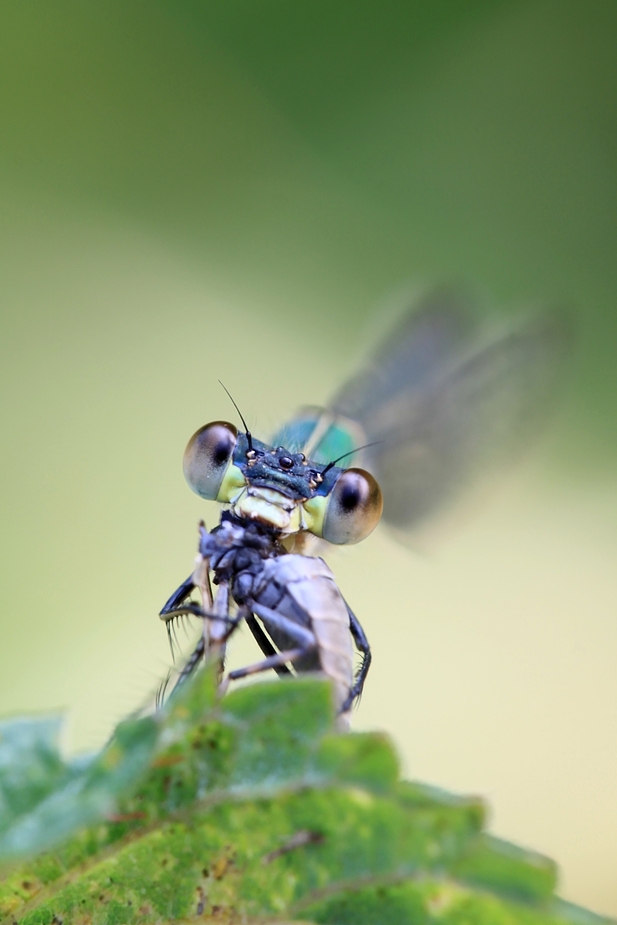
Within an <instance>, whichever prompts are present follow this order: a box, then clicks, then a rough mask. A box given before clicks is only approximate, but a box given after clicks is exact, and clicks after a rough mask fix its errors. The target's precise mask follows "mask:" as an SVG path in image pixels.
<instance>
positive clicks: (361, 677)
mask: <svg viewBox="0 0 617 925" xmlns="http://www.w3.org/2000/svg"><path fill="white" fill-rule="evenodd" d="M345 606H346V607H347V613H348V614H349V629H350V631H351V635H352V636H353V640H354V642H355V644H356V647H357V649H358V651H359V652H360V653H361V654H362V664H361V665H360V670H359V671H358V675H357V677H356V680H355V681H354V683H353V687H352V688H351V690H350V691H349V695H348V697H347V699H346V701H345V703H344V704H343V706H342V708H341V713H345V711H346V710H348V709H349V708H350V706H351V705H352V703H353V702H354V700H355V699H356V698H357V697H359V696H360V694H361V693H362V688H363V687H364V682H365V680H366V676H367V674H368V670H369V668H370V667H371V659H372V655H371V647H370V645H369V641H368V639H367V638H366V635H365V633H364V630H363V629H362V626H361V624H360V621H359V620H358V618H357V617H356V615H355V613H354V612H353V610H352V609H351V607H350V606H349V604H348V603H347V601H345Z"/></svg>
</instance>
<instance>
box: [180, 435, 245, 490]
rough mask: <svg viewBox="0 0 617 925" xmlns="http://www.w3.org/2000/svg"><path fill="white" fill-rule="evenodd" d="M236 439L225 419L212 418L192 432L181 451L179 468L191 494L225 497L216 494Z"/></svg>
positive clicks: (229, 462) (223, 477)
mask: <svg viewBox="0 0 617 925" xmlns="http://www.w3.org/2000/svg"><path fill="white" fill-rule="evenodd" d="M237 439H238V431H237V430H236V428H235V427H234V426H233V424H228V423H227V422H226V421H213V423H212V424H206V425H205V427H200V428H199V430H198V431H197V432H196V433H194V434H193V436H192V437H191V439H190V440H189V442H188V445H187V448H186V450H185V451H184V460H183V469H184V477H185V479H186V481H187V482H188V484H189V487H190V488H192V490H193V491H194V492H195V494H197V495H199V496H200V497H201V498H205V499H206V500H207V501H227V500H229V499H228V498H227V497H224V498H222V497H221V496H220V495H221V490H222V488H223V487H224V486H223V482H224V480H225V476H226V474H227V472H228V470H229V468H230V465H231V463H232V460H233V455H234V450H235V448H236V441H237ZM234 468H235V467H234Z"/></svg>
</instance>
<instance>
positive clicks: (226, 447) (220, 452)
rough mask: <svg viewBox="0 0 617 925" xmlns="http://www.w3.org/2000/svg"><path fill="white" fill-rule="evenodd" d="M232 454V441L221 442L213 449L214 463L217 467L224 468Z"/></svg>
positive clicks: (224, 440)
mask: <svg viewBox="0 0 617 925" xmlns="http://www.w3.org/2000/svg"><path fill="white" fill-rule="evenodd" d="M229 453H230V441H229V440H228V439H223V440H219V441H218V443H216V444H215V445H214V446H213V447H212V462H213V463H214V465H215V466H222V465H223V463H224V462H227V459H228V458H229Z"/></svg>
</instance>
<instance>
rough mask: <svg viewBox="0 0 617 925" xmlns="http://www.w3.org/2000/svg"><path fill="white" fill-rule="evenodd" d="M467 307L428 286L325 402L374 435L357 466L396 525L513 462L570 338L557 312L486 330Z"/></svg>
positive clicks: (408, 527)
mask: <svg viewBox="0 0 617 925" xmlns="http://www.w3.org/2000/svg"><path fill="white" fill-rule="evenodd" d="M468 309H469V305H468V303H467V302H466V301H465V300H464V299H463V298H461V297H460V296H459V295H458V294H456V293H452V292H448V291H438V292H434V293H431V294H430V295H429V296H428V297H427V298H425V300H424V301H423V303H422V304H421V305H420V306H419V307H418V308H417V310H416V311H414V312H413V313H412V314H410V315H408V316H407V317H405V318H404V319H403V321H402V323H401V324H400V325H399V326H398V328H397V329H395V331H394V332H393V334H392V335H391V336H390V338H389V339H388V340H387V341H386V342H385V343H384V345H383V346H382V347H381V348H379V349H378V350H377V352H376V353H375V354H374V356H373V358H372V360H371V361H370V362H369V363H368V365H367V366H366V367H365V368H364V369H363V370H361V371H360V373H359V374H358V375H357V376H355V377H354V378H353V379H352V380H351V381H350V382H348V383H347V384H346V385H344V386H343V388H342V389H341V390H340V391H339V393H338V394H337V395H336V396H335V398H334V400H333V401H332V403H331V406H330V408H329V411H330V413H331V414H332V415H333V416H335V417H338V416H342V417H343V418H347V419H351V420H352V421H354V422H356V423H357V424H358V425H360V427H361V428H362V430H363V432H364V435H365V437H366V442H367V443H373V442H377V445H376V446H374V447H371V448H370V449H369V450H367V451H366V455H365V458H364V460H363V465H365V466H366V468H368V469H370V470H371V471H372V472H373V473H374V474H375V476H376V477H377V479H378V480H379V482H380V485H381V488H382V491H383V495H384V515H383V516H384V520H385V521H386V523H388V524H389V525H390V526H392V527H394V528H395V529H396V530H397V532H399V533H400V532H403V533H404V532H407V531H412V530H413V529H414V528H416V527H417V526H418V525H419V524H420V523H421V522H422V521H423V520H424V519H425V518H427V517H428V516H429V515H432V514H434V513H436V512H437V511H438V510H439V509H440V508H441V507H443V506H444V505H446V504H448V503H450V502H451V501H452V500H453V499H454V498H456V497H457V496H458V495H459V494H460V493H461V492H463V491H465V490H467V489H469V488H470V487H473V485H474V484H475V483H476V482H478V481H479V480H481V479H483V478H485V477H486V476H489V475H493V474H494V473H495V471H496V469H498V468H499V467H500V466H502V465H504V464H506V463H508V462H510V461H512V459H513V458H514V457H516V455H518V454H519V453H520V451H521V450H524V449H525V448H526V447H527V446H528V445H529V443H530V442H531V441H532V440H533V438H534V437H535V436H536V435H537V434H538V433H539V432H540V431H541V430H542V428H543V425H544V424H545V423H546V421H547V418H548V416H549V411H550V408H551V407H552V405H553V404H554V399H555V397H556V395H557V394H558V391H559V385H560V383H561V381H562V372H563V369H564V366H565V364H564V359H565V356H566V355H567V353H568V350H569V345H570V343H571V336H570V329H569V325H568V324H567V322H566V319H565V318H564V316H563V315H561V314H560V313H557V312H551V313H548V312H547V313H544V314H539V315H537V316H535V317H532V318H530V319H527V320H524V321H522V322H519V323H518V324H513V325H510V327H509V328H507V329H505V330H501V332H500V333H498V334H496V335H493V336H491V337H488V336H487V335H486V332H485V333H484V334H482V331H481V330H480V332H479V333H478V329H477V326H476V325H474V324H473V323H472V321H471V317H470V313H469V310H468Z"/></svg>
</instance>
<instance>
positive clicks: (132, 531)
mask: <svg viewBox="0 0 617 925" xmlns="http://www.w3.org/2000/svg"><path fill="white" fill-rule="evenodd" d="M616 42H617V7H616V6H615V4H614V3H613V2H612V0H610V2H609V0H595V2H594V3H593V4H589V3H583V2H570V0H560V2H557V0H550V2H548V0H547V2H544V0H543V2H537V0H534V2H521V0H519V2H514V0H492V2H488V0H487V2H480V0H467V2H463V0H442V2H439V3H431V4H427V3H420V2H415V0H413V2H411V0H410V2H407V3H403V2H398V3H397V2H393V0H388V2H385V3H381V4H377V3H374V2H373V3H369V2H367V0H355V2H350V0H337V2H335V3H332V2H330V3H327V2H325V0H318V2H316V0H313V2H311V3H308V2H306V0H294V2H289V0H287V2H284V0H251V2H249V0H226V2H225V3H222V2H220V0H218V2H214V0H212V2H204V0H201V2H198V0H182V2H176V3H172V2H164V0H149V2H148V3H146V2H138V0H125V2H122V3H121V2H113V0H111V2H102V3H97V4H96V5H95V4H89V3H86V2H84V0H73V2H69V0H58V2H52V3H42V2H34V0H21V2H20V3H18V4H17V3H15V4H10V5H9V4H5V5H4V6H3V8H2V11H0V196H1V199H0V201H1V202H2V207H1V209H0V274H1V275H0V299H1V302H0V305H1V321H2V337H1V345H0V346H1V350H2V361H1V365H0V376H1V379H2V389H3V410H4V414H3V436H4V446H3V453H2V485H3V489H4V490H3V492H2V499H3V500H2V505H3V509H2V526H3V530H2V586H1V587H2V621H3V626H2V647H1V650H0V708H1V709H2V712H11V711H15V710H19V709H41V708H55V707H58V706H67V707H70V708H71V711H72V720H73V721H72V729H73V733H72V742H71V744H72V745H73V747H91V746H93V745H96V744H98V743H100V742H101V741H103V740H104V738H105V735H106V734H107V732H108V730H109V728H110V726H111V723H112V722H113V721H114V720H115V719H117V718H118V717H119V716H121V715H123V714H125V713H126V712H127V711H128V710H130V709H133V708H134V707H136V706H138V705H139V704H141V703H143V702H145V701H146V700H147V698H148V696H149V695H150V693H151V692H152V691H153V690H154V689H155V688H156V685H157V682H158V680H159V678H160V677H161V676H163V675H164V673H165V671H166V670H167V666H168V664H169V654H168V650H167V648H166V641H165V634H164V630H163V628H162V627H161V626H160V625H159V623H158V621H157V618H156V613H157V612H158V610H159V608H160V606H161V604H162V602H163V601H164V600H165V598H166V597H167V596H168V595H169V593H170V592H171V591H172V590H173V589H174V588H175V587H176V585H177V584H178V583H179V582H180V580H182V579H183V578H184V577H185V576H186V574H188V572H189V570H190V567H191V561H192V558H193V555H194V550H195V540H196V531H195V525H196V522H197V520H198V519H199V518H200V517H201V516H204V511H205V516H206V518H207V521H208V523H209V525H211V526H212V525H213V524H214V522H215V518H216V512H215V510H214V509H213V508H212V507H209V506H207V505H206V506H204V504H203V503H202V502H200V501H199V499H197V498H195V497H192V496H191V495H190V492H189V491H188V489H187V488H186V486H185V485H184V482H183V479H182V475H181V470H180V465H179V463H180V458H181V453H182V450H183V448H184V445H185V443H186V440H187V438H188V436H189V435H190V434H191V433H192V432H193V431H194V430H195V429H196V428H197V427H198V426H200V425H201V424H202V423H204V422H206V421H207V420H211V419H216V418H221V417H223V418H225V417H229V416H231V413H232V412H231V410H230V407H229V404H228V402H227V399H226V397H225V395H224V393H222V390H221V389H220V387H219V386H218V384H217V379H219V378H220V379H222V380H223V381H224V382H225V383H226V385H227V386H228V387H229V388H231V389H232V391H233V393H234V395H235V397H236V398H237V400H238V401H239V402H240V403H241V406H242V408H243V411H244V413H245V415H246V417H247V418H248V419H249V420H250V421H251V423H252V426H253V429H254V431H255V432H256V433H258V434H261V435H262V436H265V435H267V434H268V433H269V432H271V431H272V429H273V428H274V427H275V426H276V425H277V423H278V422H279V421H280V420H281V419H282V418H283V417H284V416H285V415H286V414H288V413H290V412H291V411H292V410H293V409H294V407H295V406H297V405H298V404H301V403H305V402H307V401H309V402H319V401H324V400H325V399H326V398H327V396H328V394H329V393H330V392H331V391H332V389H333V388H334V387H335V386H336V385H337V384H338V383H339V382H340V380H341V378H342V377H343V376H344V375H346V374H347V373H348V372H349V371H350V370H351V369H353V367H354V365H355V364H356V363H357V361H358V358H359V356H360V353H361V349H362V347H363V346H366V345H367V344H370V342H371V340H372V339H374V337H375V336H376V335H378V334H379V332H380V331H381V330H385V329H386V328H387V320H388V318H389V316H390V314H391V311H390V309H389V307H388V306H387V303H388V299H389V298H390V297H391V296H392V294H393V293H397V292H399V291H401V290H402V289H404V288H405V287H406V286H408V285H410V284H413V283H417V282H418V281H424V280H431V279H443V278H461V279H465V280H470V281H472V282H474V283H477V284H479V285H480V286H482V287H486V289H487V290H488V291H490V292H491V293H492V294H493V296H494V298H495V303H496V306H499V305H504V304H505V305H513V306H516V305H527V304H530V303H535V302H542V301H546V300H548V301H551V302H553V301H560V302H565V303H567V304H568V305H569V306H570V307H571V312H572V314H573V315H574V316H575V317H576V319H577V326H578V341H579V345H578V353H577V357H576V361H575V363H574V369H573V372H572V377H571V382H570V385H569V387H568V392H567V395H566V396H565V400H564V406H563V409H562V412H561V416H560V419H559V421H558V422H557V425H556V427H555V428H554V429H553V431H552V433H551V435H550V437H549V438H547V440H546V441H545V442H544V444H543V446H542V447H541V449H540V450H539V451H538V452H537V453H536V455H535V456H534V457H533V459H532V460H531V461H530V462H529V463H528V464H527V465H526V466H525V467H523V469H521V470H520V471H519V472H518V474H516V475H515V476H512V478H511V479H510V480H509V481H508V482H507V483H506V484H504V485H503V486H502V489H501V490H500V491H499V492H497V493H495V494H494V497H493V498H492V499H491V503H490V504H483V505H481V506H480V508H479V510H478V511H477V512H475V515H474V516H473V517H469V518H466V520H465V522H464V523H462V524H460V525H459V526H458V528H457V529H456V530H454V531H452V532H451V533H450V534H449V535H445V536H443V535H442V536H440V537H439V541H438V542H435V543H433V544H431V546H430V548H431V552H430V555H425V554H413V553H410V552H408V551H405V550H402V549H400V548H399V547H397V546H396V545H395V543H394V542H393V541H392V540H390V539H389V538H388V536H387V535H386V534H385V533H383V532H381V533H378V534H376V535H375V536H374V537H373V538H371V539H370V540H368V541H367V542H366V543H365V544H363V545H362V546H360V547H358V548H357V549H354V550H351V551H349V552H347V551H345V552H341V553H337V554H336V556H334V557H333V558H332V560H331V562H332V566H333V567H334V569H335V571H336V573H337V576H338V577H339V579H340V584H341V587H342V589H343V592H344V593H345V595H346V597H347V598H348V599H349V600H350V602H351V604H352V606H353V607H354V609H355V610H356V611H357V612H358V615H359V616H360V618H361V619H362V621H363V623H364V624H365V626H366V628H367V632H368V633H369V635H370V638H371V641H372V642H373V643H374V650H375V664H374V668H373V669H372V670H371V675H370V678H369V683H368V686H367V690H366V694H365V697H364V699H363V703H362V705H361V707H360V710H359V711H358V713H357V718H356V726H357V727H358V728H367V727H374V726H378V727H382V728H386V729H389V730H390V731H391V732H392V734H393V735H394V736H395V738H396V740H397V742H398V744H399V747H400V750H401V753H402V755H403V757H404V760H405V763H406V768H407V772H408V774H409V775H411V776H413V777H419V778H424V779H426V780H430V781H432V782H433V783H436V784H442V785H444V786H446V787H449V788H451V789H458V790H473V791H476V792H480V793H482V794H483V795H485V796H487V797H488V798H489V799H490V801H491V803H492V806H493V807H494V813H495V816H494V825H493V828H494V829H495V831H497V832H498V833H499V834H501V835H503V836H505V837H508V838H512V839H515V840H518V841H520V842H522V843H524V844H528V845H532V846H533V847H535V848H537V849H538V850H544V851H546V852H548V853H550V854H552V855H553V856H554V857H556V859H557V860H558V861H559V863H560V864H561V866H562V870H563V892H564V893H565V895H567V896H568V897H569V898H571V899H574V900H575V901H578V902H581V903H585V904H587V905H589V906H591V907H593V908H595V909H597V910H599V911H604V912H609V913H613V914H617V887H616V885H615V877H614V859H615V857H616V856H617V836H616V835H615V833H616V832H617V800H616V799H615V780H616V779H617V746H616V744H615V743H616V742H617V736H616V732H617V707H616V704H617V654H616V653H617V592H616V590H615V577H614V576H615V563H616V561H617V560H616V554H617V529H616V527H617V478H616V477H615V474H614V472H615V461H616V459H617V428H616V426H615V418H616V414H615V399H616V397H617V382H616V378H617V377H616V372H615V354H616V351H617V315H616V312H615V306H616V305H617V259H616V251H615V245H616V238H617V234H616V221H617V148H616V142H617V55H616V54H615V47H616ZM495 310H500V311H504V309H497V308H496V309H495ZM505 310H507V309H505ZM187 644H188V643H187ZM233 657H234V659H235V660H236V661H237V662H241V661H243V660H244V659H245V658H249V657H250V658H252V657H253V653H252V650H251V648H250V644H249V642H248V641H246V640H244V641H240V642H239V643H238V644H237V646H236V652H235V653H234V656H233Z"/></svg>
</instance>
